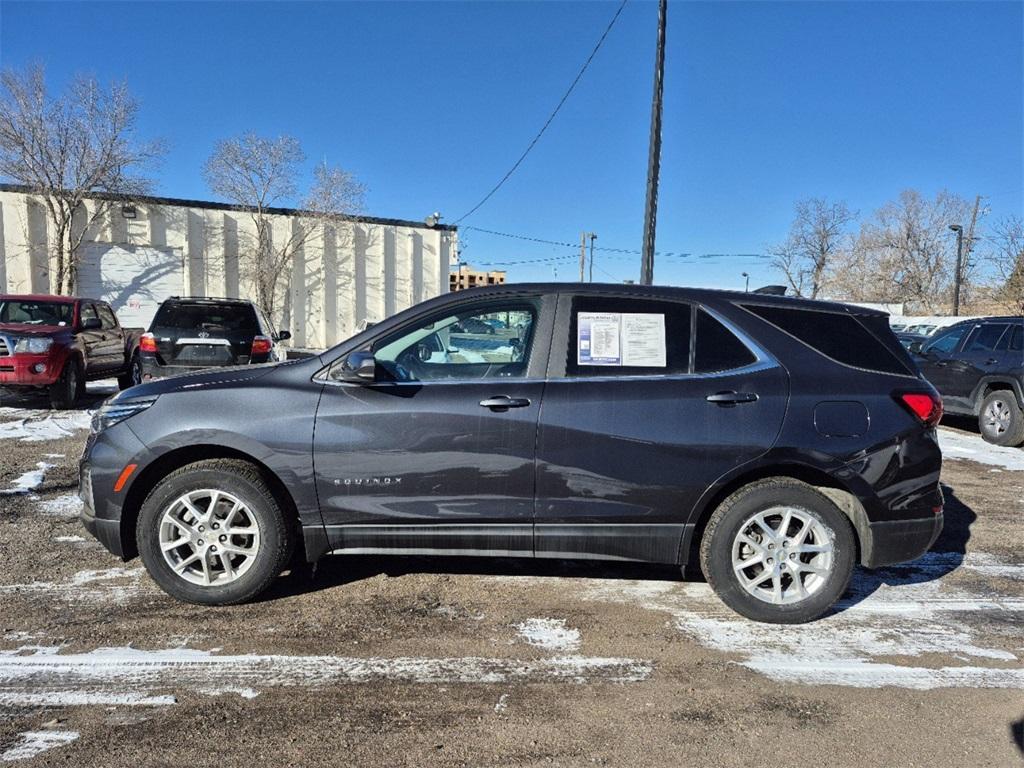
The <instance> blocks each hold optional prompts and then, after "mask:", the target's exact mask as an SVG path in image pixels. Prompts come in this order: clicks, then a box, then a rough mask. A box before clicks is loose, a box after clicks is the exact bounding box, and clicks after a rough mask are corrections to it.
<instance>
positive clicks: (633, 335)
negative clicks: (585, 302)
mask: <svg viewBox="0 0 1024 768" xmlns="http://www.w3.org/2000/svg"><path fill="white" fill-rule="evenodd" d="M576 325H577V338H576V362H577V364H578V365H608V366H619V367H622V366H629V367H634V368H664V367H665V366H666V352H665V315H663V314H655V313H632V312H580V313H578V314H577V316H576Z"/></svg>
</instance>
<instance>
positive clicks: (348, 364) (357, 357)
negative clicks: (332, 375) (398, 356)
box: [338, 351, 377, 384]
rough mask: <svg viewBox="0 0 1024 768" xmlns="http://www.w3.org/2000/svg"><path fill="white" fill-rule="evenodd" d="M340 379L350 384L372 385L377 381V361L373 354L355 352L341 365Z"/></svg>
mask: <svg viewBox="0 0 1024 768" xmlns="http://www.w3.org/2000/svg"><path fill="white" fill-rule="evenodd" d="M338 378H340V379H341V380H342V381H347V382H349V383H350V384H372V383H373V382H375V381H376V380H377V361H376V360H375V359H374V357H373V352H365V351H359V352H353V353H351V354H350V355H349V356H348V357H346V358H345V360H344V362H342V364H341V371H340V373H339V374H338Z"/></svg>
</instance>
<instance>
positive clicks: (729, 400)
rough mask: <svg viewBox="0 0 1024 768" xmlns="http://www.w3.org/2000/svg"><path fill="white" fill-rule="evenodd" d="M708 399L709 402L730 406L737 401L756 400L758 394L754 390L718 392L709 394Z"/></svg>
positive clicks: (748, 401)
mask: <svg viewBox="0 0 1024 768" xmlns="http://www.w3.org/2000/svg"><path fill="white" fill-rule="evenodd" d="M706 399H707V401H708V402H709V403H715V404H716V405H721V406H726V407H728V406H731V405H736V404H737V403H753V402H756V401H757V395H755V394H754V393H753V392H732V391H729V392H716V393H715V394H713V395H708V396H707V398H706Z"/></svg>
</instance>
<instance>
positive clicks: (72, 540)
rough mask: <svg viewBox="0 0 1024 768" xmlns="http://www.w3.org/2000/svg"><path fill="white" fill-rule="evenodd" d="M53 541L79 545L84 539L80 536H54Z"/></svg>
mask: <svg viewBox="0 0 1024 768" xmlns="http://www.w3.org/2000/svg"><path fill="white" fill-rule="evenodd" d="M53 540H54V541H59V542H62V543H64V544H80V543H81V542H83V541H85V539H84V538H83V537H81V536H54V537H53Z"/></svg>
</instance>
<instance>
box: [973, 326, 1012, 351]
mask: <svg viewBox="0 0 1024 768" xmlns="http://www.w3.org/2000/svg"><path fill="white" fill-rule="evenodd" d="M1006 328H1007V326H1006V324H1004V323H999V324H996V323H986V324H985V325H983V326H981V327H980V328H979V329H978V330H976V331H975V332H974V334H973V335H972V336H971V338H970V339H969V340H968V342H967V346H966V347H965V348H964V352H992V351H993V350H995V348H996V345H997V344H999V339H1001V338H1002V336H1003V334H1004V333H1006Z"/></svg>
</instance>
